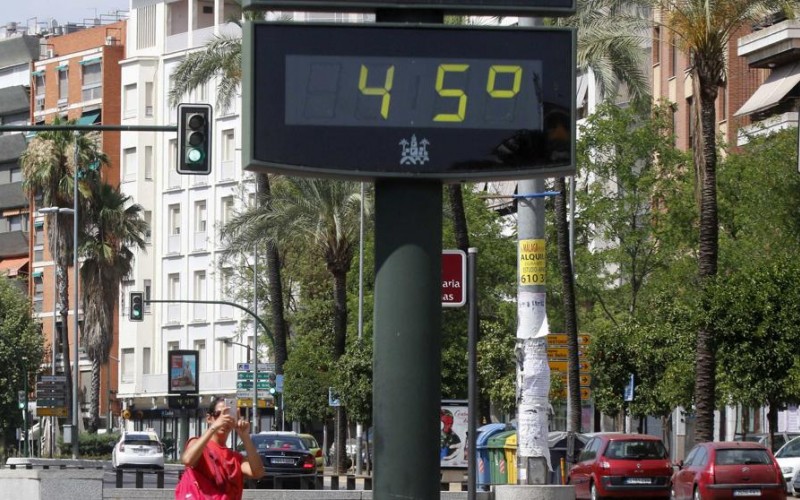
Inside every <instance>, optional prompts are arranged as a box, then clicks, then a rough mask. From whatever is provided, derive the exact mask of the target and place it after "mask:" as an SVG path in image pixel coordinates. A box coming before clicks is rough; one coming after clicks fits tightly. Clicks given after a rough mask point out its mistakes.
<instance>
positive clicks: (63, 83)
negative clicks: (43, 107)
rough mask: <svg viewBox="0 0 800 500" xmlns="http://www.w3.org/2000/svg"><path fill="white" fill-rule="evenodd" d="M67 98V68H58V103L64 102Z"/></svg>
mask: <svg viewBox="0 0 800 500" xmlns="http://www.w3.org/2000/svg"><path fill="white" fill-rule="evenodd" d="M67 97H69V77H68V73H67V68H66V66H64V67H63V68H59V70H58V100H59V102H66V100H67Z"/></svg>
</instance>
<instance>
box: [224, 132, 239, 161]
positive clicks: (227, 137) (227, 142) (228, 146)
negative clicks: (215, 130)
mask: <svg viewBox="0 0 800 500" xmlns="http://www.w3.org/2000/svg"><path fill="white" fill-rule="evenodd" d="M234 140H235V136H234V134H233V129H230V130H223V131H222V161H233V158H234V154H235V149H236V144H235V142H234Z"/></svg>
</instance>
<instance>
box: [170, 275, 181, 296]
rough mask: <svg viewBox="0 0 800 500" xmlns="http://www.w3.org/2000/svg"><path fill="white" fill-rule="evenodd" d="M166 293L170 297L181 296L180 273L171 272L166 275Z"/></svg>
mask: <svg viewBox="0 0 800 500" xmlns="http://www.w3.org/2000/svg"><path fill="white" fill-rule="evenodd" d="M167 287H168V289H167V295H168V296H169V298H170V299H180V298H181V275H180V274H178V273H173V274H170V275H168V276H167Z"/></svg>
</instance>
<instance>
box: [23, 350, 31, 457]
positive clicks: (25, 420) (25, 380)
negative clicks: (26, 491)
mask: <svg viewBox="0 0 800 500" xmlns="http://www.w3.org/2000/svg"><path fill="white" fill-rule="evenodd" d="M22 383H23V387H22V389H23V390H24V391H25V406H23V407H22V433H23V438H25V445H24V447H25V456H26V457H29V456H30V455H29V454H28V364H27V360H26V361H25V376H24V377H23V381H22Z"/></svg>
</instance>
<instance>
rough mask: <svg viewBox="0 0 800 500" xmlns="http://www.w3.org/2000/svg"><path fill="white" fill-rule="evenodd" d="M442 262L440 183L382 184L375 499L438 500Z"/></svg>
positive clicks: (378, 195) (378, 188) (378, 197)
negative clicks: (436, 499)
mask: <svg viewBox="0 0 800 500" xmlns="http://www.w3.org/2000/svg"><path fill="white" fill-rule="evenodd" d="M441 260H442V185H441V183H440V182H435V181H433V182H421V181H420V182H415V181H407V180H391V181H378V182H376V184H375V268H376V273H375V312H374V314H375V326H374V328H375V330H374V357H373V422H375V481H374V491H375V493H374V496H375V498H380V499H401V498H402V499H426V500H427V499H433V498H439V484H440V483H439V480H440V475H439V439H440V436H439V434H440V429H439V409H440V405H441V314H442V312H441V307H442V306H441V272H442V271H441V265H442V264H441Z"/></svg>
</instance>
